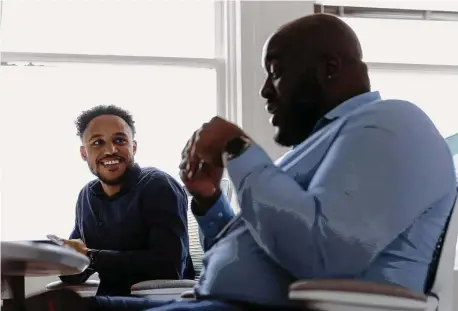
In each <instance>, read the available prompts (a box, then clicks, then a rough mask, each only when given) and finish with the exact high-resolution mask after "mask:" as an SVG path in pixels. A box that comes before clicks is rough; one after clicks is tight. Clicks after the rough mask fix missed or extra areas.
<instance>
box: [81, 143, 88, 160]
mask: <svg viewBox="0 0 458 311" xmlns="http://www.w3.org/2000/svg"><path fill="white" fill-rule="evenodd" d="M80 154H81V159H83V161H87V152H86V148H84V146H80Z"/></svg>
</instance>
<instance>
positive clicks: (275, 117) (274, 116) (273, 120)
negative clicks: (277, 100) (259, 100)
mask: <svg viewBox="0 0 458 311" xmlns="http://www.w3.org/2000/svg"><path fill="white" fill-rule="evenodd" d="M266 110H267V112H268V113H270V114H271V117H270V119H269V122H270V124H272V125H273V126H277V125H278V121H279V112H280V111H279V109H278V108H277V106H275V105H273V104H271V103H267V104H266Z"/></svg>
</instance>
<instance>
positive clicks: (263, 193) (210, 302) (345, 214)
mask: <svg viewBox="0 0 458 311" xmlns="http://www.w3.org/2000/svg"><path fill="white" fill-rule="evenodd" d="M263 60H264V67H265V69H266V73H267V78H266V82H265V85H264V87H263V89H262V91H261V95H262V96H263V97H264V98H265V99H266V100H267V103H266V106H267V110H268V111H269V112H270V113H271V114H272V118H271V123H272V125H273V126H274V127H275V128H276V134H275V140H276V141H277V142H278V143H279V144H281V145H284V146H291V147H292V149H291V150H290V151H289V152H287V153H286V154H285V155H284V156H283V157H282V158H281V159H279V160H278V161H277V162H276V163H273V162H272V161H271V160H270V158H269V157H268V156H267V154H266V153H265V152H264V150H263V149H262V148H261V147H260V146H258V145H257V144H256V143H255V142H254V141H252V140H251V139H250V138H249V137H248V135H247V134H245V133H244V132H243V131H242V130H241V129H240V128H239V127H237V126H236V125H234V124H232V123H229V122H227V121H225V120H223V119H221V118H214V119H212V120H211V121H210V122H209V123H207V124H204V125H203V126H202V128H201V129H199V130H198V131H197V132H196V133H195V135H193V137H192V138H191V139H190V141H189V143H188V145H187V147H186V148H185V150H184V152H183V163H182V165H181V168H182V178H183V181H184V183H185V185H186V186H187V188H188V190H189V191H190V192H191V193H192V194H193V195H194V201H193V203H192V204H193V211H194V213H195V214H196V219H197V221H198V222H199V225H200V228H201V231H202V234H203V245H204V247H205V250H206V255H205V258H204V270H203V272H202V274H201V278H200V280H199V282H198V285H197V286H196V288H195V292H196V296H197V300H196V301H192V302H186V301H184V302H170V301H169V302H154V301H148V300H145V299H143V300H142V299H130V300H129V299H127V298H119V299H118V300H117V299H114V298H105V297H99V298H96V300H95V301H96V303H97V306H98V307H99V308H110V307H118V308H119V307H121V306H123V307H124V308H125V309H127V310H129V309H132V310H133V309H136V310H139V309H147V308H153V307H157V306H162V307H161V308H160V310H231V311H232V310H257V309H258V308H262V309H263V310H268V309H269V308H270V309H274V308H280V309H281V310H286V308H296V307H297V305H296V304H295V303H294V302H292V301H290V300H289V299H288V287H289V285H290V284H291V283H292V282H294V281H296V280H299V279H314V278H355V279H361V280H370V281H375V282H380V283H394V284H399V285H402V286H405V287H407V288H409V289H411V290H415V291H419V292H422V291H424V289H425V283H426V278H427V275H428V272H429V267H430V264H431V261H432V258H433V252H434V250H435V248H436V244H437V242H438V238H439V236H440V233H441V231H442V230H443V229H444V226H445V223H446V220H447V217H448V216H449V214H450V211H451V208H452V205H453V201H454V199H455V196H456V190H455V177H454V172H453V163H452V157H451V154H450V152H449V149H448V147H447V145H446V143H445V141H444V139H443V138H442V137H441V135H440V133H439V132H438V131H437V129H436V128H435V126H434V124H433V123H432V122H431V120H430V119H429V118H428V117H427V116H426V115H425V114H424V113H423V112H422V111H421V110H420V109H419V108H418V107H416V106H415V105H414V104H412V103H410V102H407V101H402V100H382V99H381V98H380V95H379V93H378V92H370V83H369V78H368V73H367V67H366V65H365V64H364V63H363V61H362V52H361V47H360V45H359V42H358V39H357V38H356V35H355V34H354V32H353V31H352V30H351V29H350V28H349V27H348V26H347V25H346V24H345V23H344V22H342V21H341V20H340V19H338V18H336V17H333V16H329V15H323V14H316V15H311V16H307V17H304V18H301V19H299V20H296V21H294V22H292V23H290V24H287V25H285V26H283V27H282V28H281V29H280V30H279V31H278V32H277V33H276V34H275V35H273V36H272V37H271V38H270V39H269V41H268V43H267V45H266V47H265V50H264V57H263ZM245 104H249V103H245ZM224 166H225V167H226V168H227V170H228V172H229V175H230V178H231V180H232V182H233V183H234V186H235V188H236V190H237V194H238V199H239V203H240V208H241V213H240V214H239V215H237V216H236V215H234V212H233V210H232V209H231V207H230V205H229V203H228V202H227V201H226V199H225V198H224V197H223V196H222V195H221V193H220V191H218V190H217V189H218V185H219V182H220V179H221V176H222V170H223V167H224ZM119 300H121V301H119ZM152 310H155V309H152Z"/></svg>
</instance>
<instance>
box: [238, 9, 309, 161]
mask: <svg viewBox="0 0 458 311" xmlns="http://www.w3.org/2000/svg"><path fill="white" fill-rule="evenodd" d="M240 13H241V14H240V28H241V30H242V31H241V34H240V37H241V41H240V44H241V55H240V58H241V63H240V65H241V66H240V70H241V79H242V81H241V82H242V90H241V94H242V125H243V128H244V129H245V130H246V131H247V133H248V134H249V135H250V136H251V137H252V138H253V139H254V140H255V141H256V142H257V143H258V144H260V145H261V146H262V147H264V149H265V150H266V151H267V152H268V153H269V155H270V156H271V157H272V158H278V157H279V156H280V155H281V154H282V153H284V152H285V149H282V148H280V147H279V146H278V145H276V144H275V143H274V141H273V139H272V137H273V128H272V126H271V125H270V124H269V121H268V120H269V115H268V114H267V112H266V111H265V108H264V103H265V101H264V99H262V98H261V96H260V95H259V90H260V88H261V86H262V85H263V83H264V79H265V73H264V71H263V68H262V67H261V64H262V61H261V52H262V48H263V46H264V43H265V41H266V40H267V38H268V37H269V36H270V35H271V34H272V33H273V32H275V31H276V30H277V29H278V28H279V27H280V26H281V25H283V24H284V23H287V22H289V21H291V20H294V19H296V18H298V17H301V16H304V15H307V14H311V13H313V2H312V1H242V2H241V3H240Z"/></svg>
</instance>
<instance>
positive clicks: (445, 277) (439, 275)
mask: <svg viewBox="0 0 458 311" xmlns="http://www.w3.org/2000/svg"><path fill="white" fill-rule="evenodd" d="M457 236H458V196H457V198H456V199H455V204H454V206H453V209H452V211H451V213H450V217H449V220H448V224H447V226H446V228H445V229H444V232H443V234H442V236H441V239H440V241H439V243H438V250H439V252H438V253H439V255H438V258H437V259H436V260H437V267H436V271H435V273H434V272H433V273H434V277H433V279H432V286H431V289H430V290H429V291H428V293H427V294H428V300H438V304H437V303H434V302H432V303H431V304H430V305H431V306H434V305H436V304H437V309H438V310H439V311H453V281H454V270H455V269H454V268H455V256H456V241H457Z"/></svg>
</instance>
